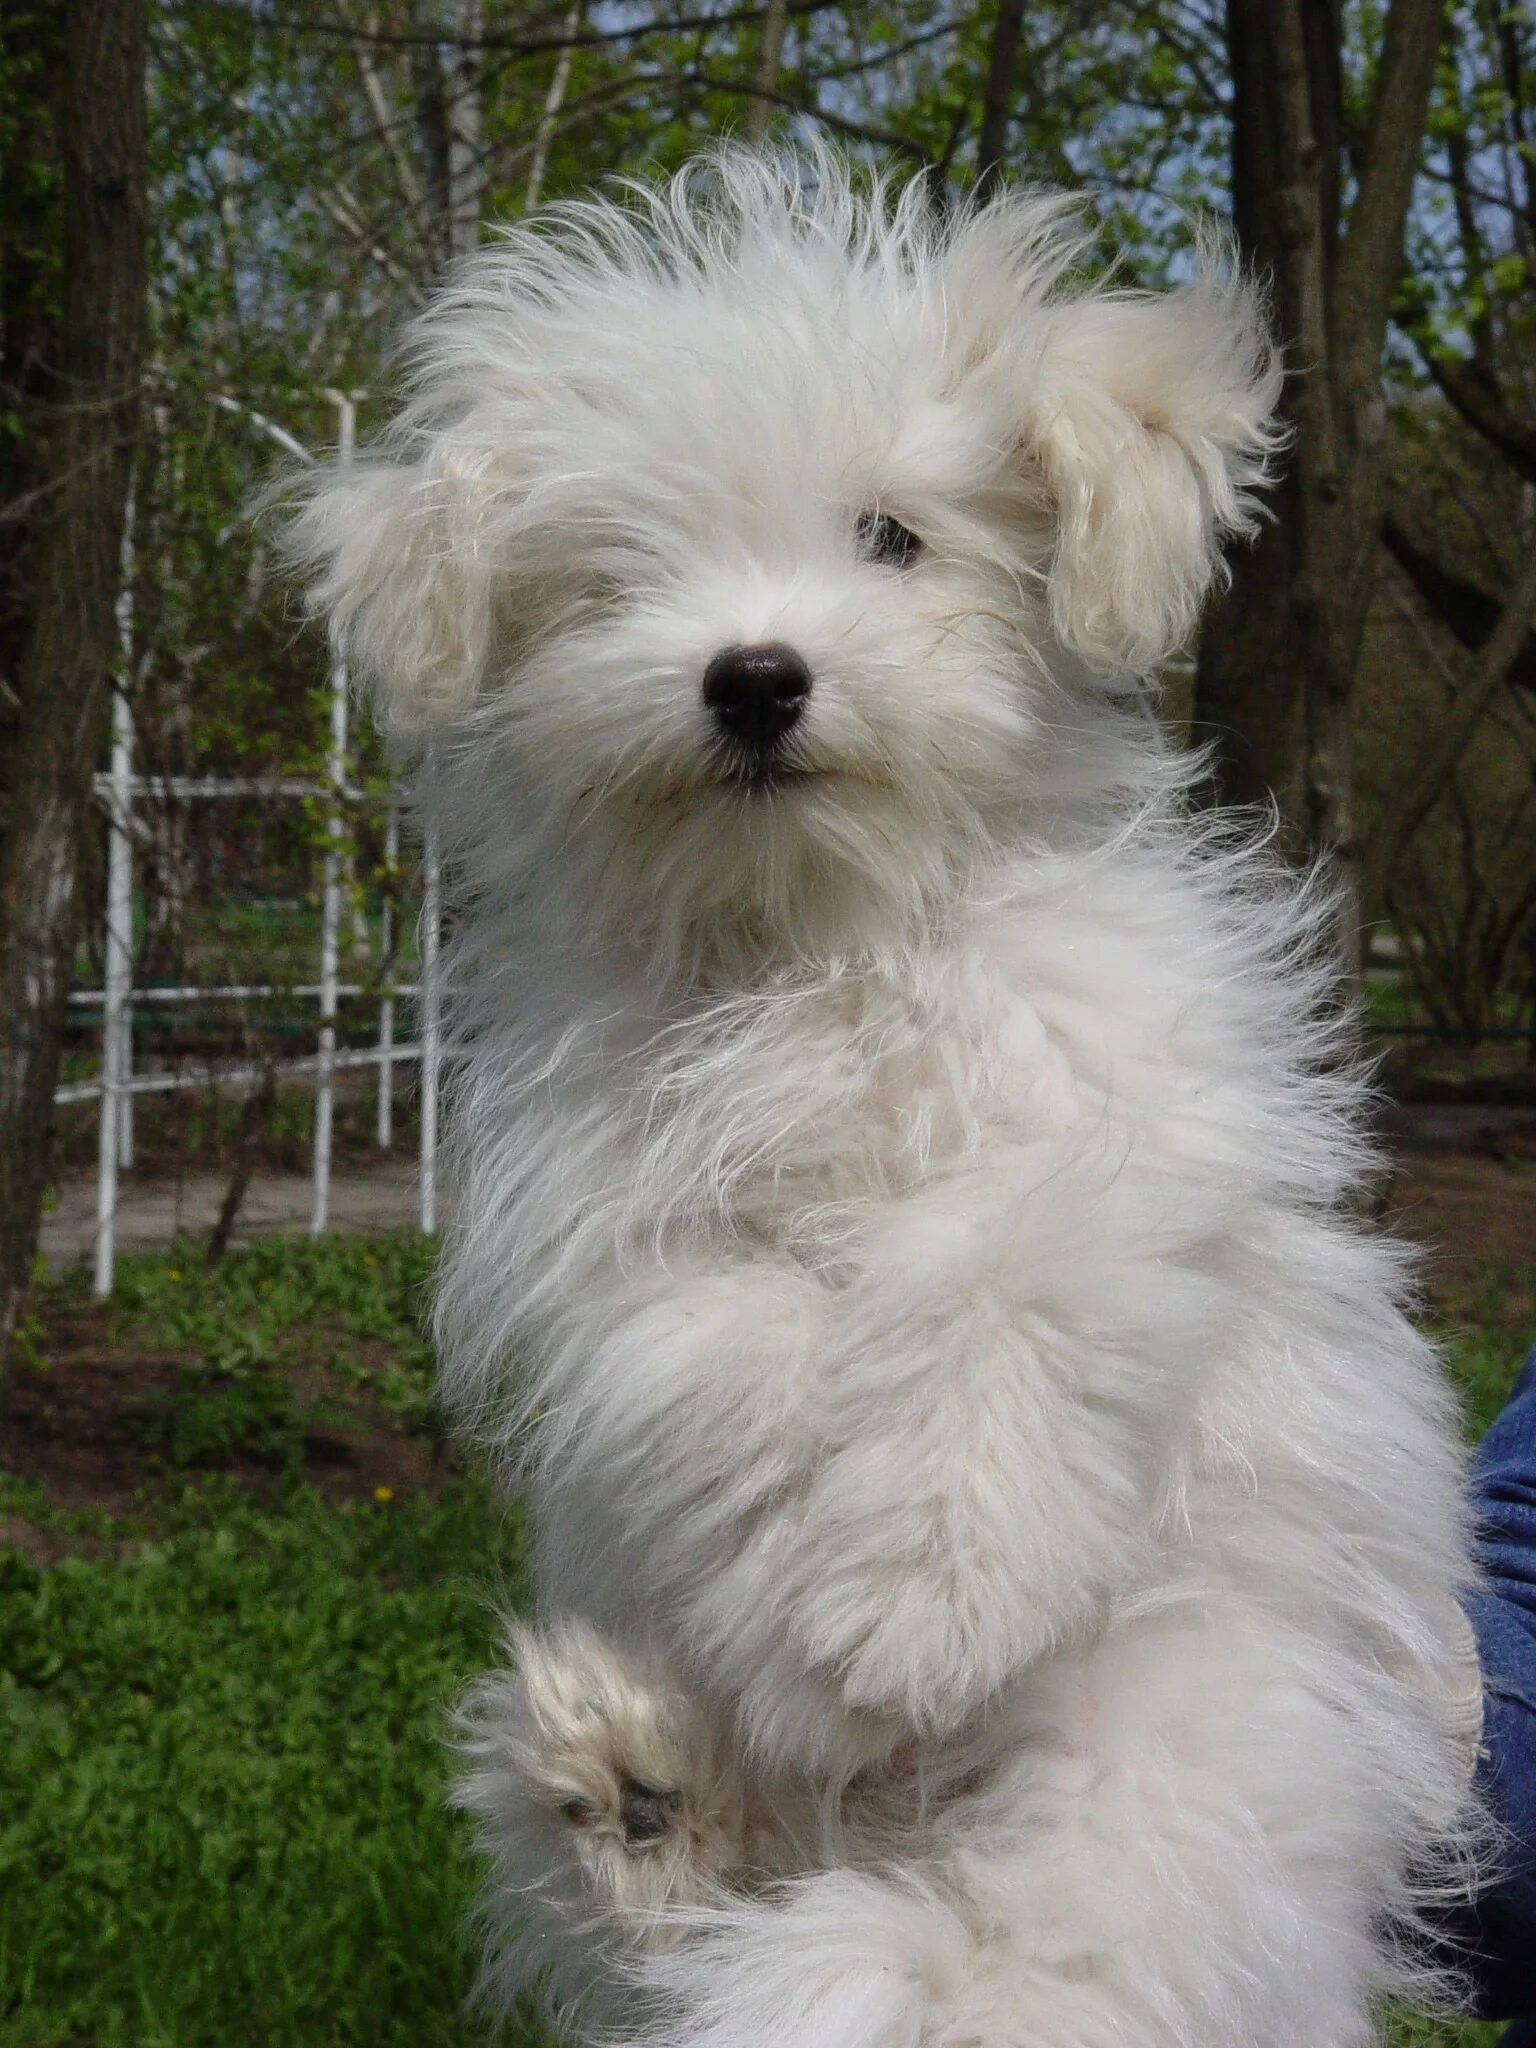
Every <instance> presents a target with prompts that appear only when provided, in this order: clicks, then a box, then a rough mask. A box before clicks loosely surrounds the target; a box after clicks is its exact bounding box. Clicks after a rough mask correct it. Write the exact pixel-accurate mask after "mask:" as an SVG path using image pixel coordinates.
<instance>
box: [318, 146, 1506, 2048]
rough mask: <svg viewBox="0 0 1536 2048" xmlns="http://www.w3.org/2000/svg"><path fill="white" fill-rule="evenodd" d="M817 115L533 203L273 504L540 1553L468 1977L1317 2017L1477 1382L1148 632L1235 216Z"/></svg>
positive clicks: (1393, 1828) (701, 2015)
mask: <svg viewBox="0 0 1536 2048" xmlns="http://www.w3.org/2000/svg"><path fill="white" fill-rule="evenodd" d="M1081 255H1082V247H1081V237H1080V235H1079V234H1078V232H1077V231H1076V230H1075V229H1074V228H1073V227H1072V226H1071V224H1070V221H1069V218H1068V215H1067V213H1066V212H1065V211H1064V206H1063V202H1062V201H1061V200H1059V199H1057V198H1054V197H1040V196H1025V197H1015V198H1011V199H1007V200H1004V201H1002V202H1001V203H999V204H996V205H994V206H991V207H988V208H986V209H985V210H981V211H962V212H960V213H958V214H956V215H955V216H953V217H952V218H950V219H948V220H947V221H945V220H935V219H934V218H932V217H930V216H929V215H928V214H927V213H925V211H924V208H923V203H922V201H921V198H920V196H919V195H918V194H917V192H916V191H913V190H909V191H908V192H906V193H904V194H902V195H900V196H899V197H893V196H892V195H891V194H890V193H889V192H886V191H882V190H880V189H878V188H877V189H876V190H875V191H874V193H873V194H872V195H865V196H861V195H860V194H859V192H858V191H857V190H856V189H855V188H854V186H853V185H852V184H851V183H850V179H849V176H848V174H847V172H846V171H844V170H842V169H840V168H839V166H838V165H837V164H836V162H835V161H831V160H828V159H826V158H821V159H817V158H812V159H810V160H809V161H805V160H797V161H794V162H789V163H778V164H773V163H767V164H765V163H763V162H761V161H758V160H755V159H753V158H750V157H748V156H746V155H740V154H730V153H726V154H724V155H721V156H718V157H716V158H713V159H711V160H710V161H709V162H708V163H706V164H705V165H703V166H700V167H696V168H695V169H694V170H693V171H692V172H691V173H689V174H688V175H686V176H685V177H683V178H681V179H680V180H678V181H676V182H675V183H673V184H671V185H669V186H666V187H663V188H661V189H657V190H654V191H651V190H645V191H637V192H631V193H629V194H628V195H627V196H626V197H624V198H622V199H621V200H620V201H618V202H614V203H609V202H594V203H588V204H582V205H572V206H566V207H562V208H558V209H556V210H555V211H554V212H553V213H551V214H550V215H549V216H547V217H546V218H543V219H540V220H537V221H535V222H534V223H532V224H531V225H529V226H526V227H521V228H517V229H515V230H513V231H511V232H510V233H508V234H506V235H504V236H503V237H501V238H500V239H499V240H497V242H496V243H495V244H494V246H492V247H490V248H489V249H487V250H486V251H485V252H484V253H483V254H482V255H480V256H479V257H477V258H475V259H474V260H473V261H471V262H470V263H469V264H467V265H466V266H465V267H464V268H463V269H462V270H461V271H460V272H459V273H458V274H457V276H456V278H455V280H454V281H453V282H452V283H451V285H450V286H449V288H448V289H447V290H446V291H445V292H444V293H443V294H442V296H441V297H440V298H439V299H438V301H437V302H436V304H435V305H434V306H433V308H432V309H431V311H430V312H429V313H428V314H427V315H426V317H425V319H424V320H423V321H422V322H421V323H420V325H419V327H418V328H417V330H416V337H415V355H414V362H415V382H414V386H413V391H414V395H413V397H412V398H411V400H410V402H409V403H408V405H407V406H406V408H405V410H404V411H403V412H402V413H401V415H400V417H399V418H398V419H397V420H396V422H395V423H394V425H393V426H391V427H390V429H389V430H388V432H387V433H386V434H385V436H384V438H383V441H382V442H381V444H380V445H379V446H378V448H376V449H375V450H374V451H373V453H372V454H371V455H370V456H368V457H367V458H365V459H362V460H360V461H358V462H357V463H355V464H354V465H353V466H351V467H349V468H342V469H336V470H333V471H331V472H329V473H328V474H326V475H325V476H324V477H323V478H322V479H321V480H320V481H319V483H318V484H317V485H316V486H315V487H314V488H313V490H312V492H311V494H310V496H309V498H308V500H307V502H306V504H305V505H304V507H303V509H302V510H301V511H300V513H299V515H298V519H297V524H296V527H295V538H294V545H295V549H296V552H297V553H298V555H299V557H300V559H301V560H302V561H303V562H304V563H305V565H306V567H307V569H308V572H309V575H310V578H311V584H312V588H313V590H314V592H315V596H316V601H317V603H318V604H319V605H320V606H322V607H323V608H324V609H325V610H326V611H327V612H328V613H329V614H330V616H331V617H332V619H333V621H334V623H335V626H336V628H337V630H338V631H339V633H340V635H341V638H342V640H343V643H344V645H345V646H346V648H347V649H348V651H349V653H350V655H351V657H352V659H353V660H354V662H355V663H356V664H357V666H358V667H359V669H360V670H361V671H362V672H364V673H365V674H366V676H367V678H368V679H369V681H370V684H371V687H372V689H373V691H374V693H375V701H376V703H377V705H378V707H379V709H380V713H381V716H382V719H383V722H384V724H385V725H386V727H387V728H388V729H390V730H391V731H393V732H394V733H395V734H396V735H397V736H401V737H403V738H404V739H405V740H407V741H408V742H410V743H412V744H414V745H415V746H416V750H417V752H418V754H419V755H420V757H421V794H422V803H423V806H424V812H425V816H426V818H427V820H428V821H429V823H430V825H431V826H432V828H433V829H434V830H435V832H436V833H437V835H438V837H439V841H440V843H441V846H442V848H443V853H444V858H445V861H446V863H447V866H448V871H449V873H450V875H451V878H452V892H453V899H454V902H455V905H456V910H457V924H456V930H455V935H454V939H453V945H452V961H453V976H452V979H453V998H452V1000H453V1004H454V1006H455V1013H456V1019H457V1049H458V1054H459V1075H460V1077H459V1079H458V1080H457V1082H456V1084H455V1085H456V1099H455V1123H456V1142H457V1169H458V1197H457V1209H456V1213H455V1218H454V1222H453V1226H452V1229H451V1231H450V1233H449V1240H448V1247H447V1252H446V1256H445V1264H444V1274H443V1284H442V1295H441V1312H440V1323H441V1341H442V1352H443V1360H444V1366H443V1370H444V1376H445V1386H446V1390H447V1395H448V1398H449V1399H450V1401H451V1402H452V1403H453V1404H454V1406H455V1407H456V1409H457V1410H458V1412H459V1413H460V1415H461V1416H462V1417H463V1418H464V1419H465V1420H466V1421H467V1422H468V1423H469V1424H471V1425H472V1426H474V1427H476V1428H477V1429H478V1430H479V1431H480V1432H482V1434H483V1435H485V1436H487V1437H488V1438H489V1439H490V1440H491V1441H492V1442H493V1443H494V1444H495V1445H496V1446H498V1447H499V1449H500V1450H501V1451H502V1452H503V1453H504V1454H505V1459H506V1463H507V1466H508V1468H509V1471H511V1472H514V1473H515V1474H516V1475H517V1482H518V1484H520V1485H525V1486H526V1487H527V1488H528V1489H529V1491H530V1493H531V1497H532V1500H533V1502H534V1505H535V1511H536V1523H537V1529H538V1558H537V1580H538V1588H539V1595H540V1600H541V1603H542V1608H543V1611H544V1614H545V1616H546V1617H547V1618H546V1619H545V1620H544V1621H542V1622H540V1623H538V1624H537V1625H533V1626H524V1625H521V1624H519V1625H514V1626H512V1627H511V1629H510V1632H509V1650H510V1657H509V1664H508V1668H507V1669H506V1670H505V1671H504V1672H502V1673H499V1674H497V1675H495V1676H493V1677H491V1678H489V1679H487V1680H486V1681H484V1682H483V1683H482V1684H481V1685H480V1686H479V1687H478V1688H477V1689H476V1691H475V1692H474V1694H473V1695H472V1697H471V1700H470V1702H469V1703H468V1705H467V1707H466V1709H465V1712H464V1717H463V1722H462V1739H463V1744H464V1748H465V1751H466V1753H467V1756H468V1759H469V1763H468V1771H467V1775H466V1776H465V1778H464V1781H463V1787H462V1795H461V1796H462V1799H463V1802H464V1804H465V1805H466V1806H468V1807H469V1808H470V1809H472V1811H473V1812H474V1813H475V1814H476V1815H478V1816H479V1821H480V1829H481V1838H482V1841H483V1844H484V1848H485V1851H486V1854H487V1855H488V1857H489V1859H490V1865H491V1870H492V1884H491V1891H490V1902H489V1907H488V1920H489V1922H490V1935H489V1943H488V1947H489V1961H488V1964H487V1973H488V1983H489V1985H490V1987H491V1989H492V1990H493V1992H494V1993H495V1994H496V1995H498V1996H499V1997H503V1998H505V1999H506V2000H507V2001H508V2002H510V2000H511V1999H512V1997H513V1996H514V1995H515V1994H516V1992H517V1991H518V1990H519V1989H520V1988H521V1987H523V1986H524V1985H526V1984H530V1983H533V1982H535V1981H542V1982H543V1983H545V1984H546V1986H547V1987H548V1988H549V1990H550V1992H551V1995H552V1996H553V1997H554V1999H555V2000H556V2001H557V2003H558V2005H559V2007H560V2008H561V2009H562V2011H563V2012H564V2014H565V2016H566V2017H567V2019H568V2020H569V2021H570V2022H571V2023H572V2024H574V2025H576V2026H578V2027H580V2028H582V2029H584V2030H585V2031H586V2032H587V2034H588V2035H596V2034H598V2033H603V2034H605V2035H607V2034H612V2033H615V2032H616V2033H617V2034H618V2035H619V2036H620V2037H622V2038H626V2039H630V2040H636V2039H639V2040H644V2041H647V2042H651V2041H654V2042H656V2043H665V2044H668V2048H918V2044H925V2048H927V2044H931V2048H1174V2044H1179V2048H1343V2044H1354V2043H1363V2042H1367V2041H1369V2040H1371V2039H1372V2038H1374V2026H1375V2017H1374V2013H1375V2007H1376V2004H1377V2001H1378V2000H1379V1998H1380V1996H1381V1995H1382V1994H1383V1993H1384V1992H1386V1991H1388V1990H1391V1989H1393V1988H1396V1987H1400V1986H1402V1985H1403V1984H1404V1983H1405V1982H1408V1981H1410V1980H1412V1978H1413V1972H1414V1970H1415V1968H1416V1965H1415V1962H1414V1958H1413V1948H1412V1942H1411V1939H1409V1938H1408V1935H1407V1933H1405V1930H1411V1925H1412V1920H1413V1915H1414V1912H1415V1908H1416V1905H1417V1904H1418V1903H1419V1902H1421V1900H1422V1897H1423V1894H1424V1891H1425V1889H1426V1887H1428V1886H1430V1885H1432V1884H1434V1883H1435V1882H1436V1881H1437V1876H1436V1874H1437V1872H1438V1873H1440V1874H1441V1876H1442V1877H1443V1874H1444V1869H1445V1863H1444V1858H1443V1855H1442V1854H1440V1853H1439V1852H1438V1851H1437V1848H1436V1844H1437V1841H1440V1840H1442V1839H1443V1837H1444V1836H1445V1834H1446V1832H1447V1830H1448V1829H1449V1828H1450V1827H1451V1824H1452V1818H1453V1816H1454V1815H1455V1814H1456V1813H1457V1810H1458V1808H1459V1806H1460V1804H1461V1802H1462V1798H1463V1792H1464V1786H1465V1755H1464V1746H1463V1744H1462V1743H1460V1742H1459V1740H1458V1731H1457V1727H1456V1718H1457V1715H1456V1700H1455V1695H1456V1694H1457V1693H1458V1691H1459V1690H1460V1691H1464V1690H1465V1684H1466V1677H1467V1674H1466V1669H1465V1647H1464V1646H1465V1636H1464V1633H1463V1628H1462V1625H1461V1624H1460V1622H1459V1617H1458V1612H1457V1607H1456V1600H1455V1594H1456V1589H1457V1587H1458V1585H1459V1584H1460V1582H1461V1580H1462V1578H1463V1574H1464V1569H1465V1559H1464V1547H1463V1529H1462V1525H1461V1519H1460V1509H1459V1506H1458V1485H1459V1458H1458V1453H1457V1449H1456V1430H1455V1426H1454V1417H1453V1414H1452V1411H1451V1406H1450V1403H1449V1401H1448V1398H1447V1395H1446V1392H1445V1390H1444V1388H1443V1386H1442V1382H1441V1378H1440V1374H1439V1372H1438V1370H1437V1366H1436V1361H1435V1359H1434V1357H1433V1355H1432V1353H1431V1351H1430V1350H1429V1348H1428V1347H1427V1345H1426V1344H1425V1342H1424V1341H1423V1340H1422V1339H1421V1338H1420V1337H1419V1336H1418V1335H1416V1334H1415V1332H1414V1330H1413V1328H1412V1327H1411V1326H1410V1324H1409V1322H1408V1321H1407V1320H1406V1319H1405V1315H1404V1309H1403V1303H1404V1296H1405V1287H1406V1283H1405V1275H1404V1260H1403V1257H1402V1255H1401V1253H1400V1252H1399V1251H1398V1250H1397V1249H1396V1248H1394V1247H1393V1246H1392V1245H1391V1244H1388V1243H1385V1242H1383V1241H1382V1240H1381V1239H1380V1238H1379V1237H1377V1236H1375V1235H1373V1234H1372V1233H1371V1232H1370V1231H1369V1230H1368V1229H1366V1228H1365V1227H1363V1226H1362V1224H1361V1223H1360V1222H1359V1221H1357V1218H1356V1214H1355V1210H1356V1206H1357V1203H1356V1197H1357V1193H1358V1190H1359V1188H1360V1184H1361V1180H1362V1177H1363V1176H1364V1175H1365V1173H1366V1172H1367V1171H1368V1169H1370V1167H1371V1165H1372V1160H1371V1155H1370V1151H1369V1148H1368V1146H1367V1144H1366V1143H1365V1142H1364V1140H1363V1138H1362V1136H1361V1132H1360V1128H1359V1111H1360V1106H1361V1100H1362V1093H1363V1090H1362V1084H1361V1082H1360V1080H1359V1078H1358V1076H1357V1075H1356V1074H1355V1073H1353V1072H1352V1071H1351V1070H1350V1067H1349V1063H1348V1058H1347V1049H1348V1035H1347V1030H1346V1028H1345V1027H1344V1026H1343V1025H1341V1023H1340V1021H1339V1018H1338V1016H1337V1014H1336V1013H1334V1012H1331V1011H1330V1008H1329V977H1328V972H1327V970H1326V967H1325V966H1322V965H1320V964H1319V961H1320V955H1321V954H1322V952H1323V951H1324V950H1325V947H1324V944H1323V941H1324V939H1325V936H1326V932H1327V929H1328V926H1329V921H1330V917H1331V915H1332V906H1331V903H1330V901H1329V898H1328V895H1327V892H1326V890H1325V889H1323V888H1322V887H1320V886H1319V884H1318V883H1317V882H1316V880H1315V879H1314V880H1312V881H1298V880H1295V879H1292V878H1291V877H1289V876H1288V875H1286V874H1285V873H1284V872H1283V871H1282V870H1281V868H1280V866H1279V865H1278V863H1276V862H1275V861H1273V860H1271V859H1270V858H1269V857H1267V856H1266V855H1265V854H1263V853H1262V852H1261V851H1259V850H1258V849H1256V848H1255V847H1254V845H1253V844H1252V843H1251V841H1250V839H1249V838H1246V837H1245V836H1244V835H1243V834H1242V833H1239V832H1237V831H1234V830H1233V829H1232V828H1230V827H1222V826H1220V825H1219V824H1215V823H1212V822H1209V821H1200V820H1198V819H1197V818H1196V816H1195V815H1193V814H1192V812H1191V811H1190V809H1189V807H1188V805H1187V802H1186V790H1187V784H1188V781H1189V777H1190V773H1191V770H1190V764H1189V763H1188V762H1187V761H1186V760H1185V759H1183V758H1181V757H1179V756H1178V755H1176V754H1174V753H1173V752H1172V751H1170V750H1168V749H1166V748H1165V747H1164V745H1163V744H1162V743H1161V742H1160V741H1159V738H1158V737H1157V734H1156V732H1155V730H1154V729H1153V728H1152V727H1151V726H1150V724H1149V722H1148V721H1147V719H1146V718H1145V717H1144V716H1143V715H1142V714H1141V713H1140V712H1139V711H1138V709H1137V706H1136V704H1135V700H1134V698H1133V696H1132V695H1131V693H1130V690H1129V688H1128V679H1131V678H1134V677H1136V676H1137V675H1139V674H1140V673H1142V672H1144V671H1145V670H1147V669H1148V668H1149V667H1150V666H1152V665H1153V664H1155V663H1157V662H1158V661H1159V660H1160V659H1161V658H1163V657H1165V656H1166V655H1167V654H1168V653H1169V652H1170V651H1171V650H1172V649H1174V648H1175V647H1176V646H1177V644H1178V643H1179V642H1180V640H1181V639H1182V638H1183V637H1184V636H1185V635H1186V634H1187V633H1188V631H1189V629H1190V628H1191V626H1192V625H1193V623H1194V621H1195V618H1196V615H1197V613H1198V611H1199V608H1200V604H1201V601H1202V599H1203V597H1204V596H1205V594H1206V592H1207V590H1208V588H1209V586H1210V585H1211V582H1212V580H1213V578H1214V577H1215V576H1216V575H1217V574H1218V573H1219V552H1218V550H1219V543H1220V542H1221V540H1222V539H1223V537H1224V536H1230V535H1233V534H1236V533H1241V532H1242V531H1243V530H1244V529H1245V528H1246V527H1247V525H1248V524H1249V523H1250V522H1251V520H1252V518H1253V516H1254V508H1253V499H1252V493H1253V492H1254V490H1255V489H1256V487H1257V486H1259V485H1260V484H1261V483H1262V482H1263V480H1264V476H1265V471H1266V465H1267V463H1268V461H1269V459H1270V457H1271V455H1272V453H1273V451H1274V448H1275V445H1276V439H1277V437H1276V432H1275V428H1274V425H1273V419H1272V408H1273V406H1274V403H1275V399H1276V393H1277V385H1278V371H1277V367H1276V362H1275V357H1274V354H1273V352H1272V350H1271V349H1270V347H1269V346H1268V344H1267V342H1266V339H1265V335H1264V331H1263V323H1262V319H1261V315H1260V311H1259V309H1258V307H1257V305H1256V303H1255V300H1254V297H1253V295H1252V294H1251V292H1249V291H1248V290H1246V289H1245V288H1243V286H1242V285H1241V284H1240V283H1238V284H1233V283H1224V282H1222V281H1221V280H1220V279H1219V278H1217V277H1216V276H1214V275H1205V276H1203V277H1202V278H1201V279H1200V280H1199V281H1197V282H1194V283H1192V284H1190V285H1189V286H1187V287H1186V288H1184V289H1181V290H1178V291H1174V292H1171V293H1169V294H1166V295H1163V296H1157V295H1150V296H1149V295H1143V294H1141V293H1137V292H1129V291H1116V290H1110V289H1106V288H1104V287H1102V286H1094V285H1084V284H1082V283H1074V282H1072V281H1071V273H1072V272H1073V271H1074V270H1075V269H1076V268H1077V267H1078V265H1079V264H1080V260H1081Z"/></svg>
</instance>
